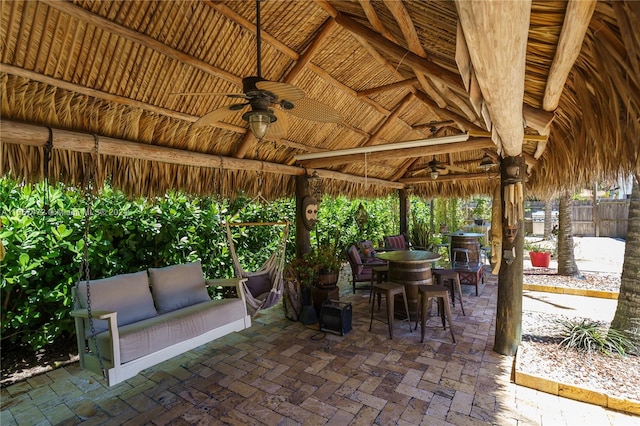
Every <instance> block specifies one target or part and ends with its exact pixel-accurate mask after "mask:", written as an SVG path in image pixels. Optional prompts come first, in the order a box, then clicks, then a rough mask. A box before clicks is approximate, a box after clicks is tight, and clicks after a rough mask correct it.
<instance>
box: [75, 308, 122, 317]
mask: <svg viewBox="0 0 640 426" xmlns="http://www.w3.org/2000/svg"><path fill="white" fill-rule="evenodd" d="M70 314H71V316H72V317H78V318H89V310H88V309H75V310H73V311H71V312H70ZM116 315H118V313H117V312H116V311H101V310H91V318H93V319H99V320H106V319H109V318H110V317H115V316H116Z"/></svg>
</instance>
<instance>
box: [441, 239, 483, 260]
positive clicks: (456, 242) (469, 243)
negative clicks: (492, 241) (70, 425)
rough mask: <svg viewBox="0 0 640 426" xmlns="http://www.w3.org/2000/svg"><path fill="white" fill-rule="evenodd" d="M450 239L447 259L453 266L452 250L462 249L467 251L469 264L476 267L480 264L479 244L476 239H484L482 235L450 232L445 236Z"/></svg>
mask: <svg viewBox="0 0 640 426" xmlns="http://www.w3.org/2000/svg"><path fill="white" fill-rule="evenodd" d="M445 235H446V236H448V237H449V238H450V239H451V243H450V244H449V259H450V261H451V264H452V265H453V249H455V248H462V249H468V250H469V264H470V265H476V264H478V263H480V243H479V242H478V238H480V237H484V234H480V233H477V232H452V233H450V234H445Z"/></svg>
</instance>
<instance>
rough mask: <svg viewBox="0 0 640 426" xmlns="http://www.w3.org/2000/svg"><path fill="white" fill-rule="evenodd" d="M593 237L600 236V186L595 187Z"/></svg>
mask: <svg viewBox="0 0 640 426" xmlns="http://www.w3.org/2000/svg"><path fill="white" fill-rule="evenodd" d="M592 216H593V235H594V236H595V237H599V236H600V211H599V206H598V184H597V183H596V184H595V185H594V187H593V213H592Z"/></svg>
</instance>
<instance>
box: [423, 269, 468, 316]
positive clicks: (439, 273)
mask: <svg viewBox="0 0 640 426" xmlns="http://www.w3.org/2000/svg"><path fill="white" fill-rule="evenodd" d="M431 273H432V274H433V276H434V278H435V279H436V282H437V283H438V284H440V285H443V286H445V287H446V286H447V285H446V284H445V282H446V281H451V287H449V288H450V290H451V304H452V305H453V307H454V308H455V307H456V292H457V293H458V300H460V308H462V315H464V316H466V315H467V314H465V313H464V305H463V304H462V286H461V285H460V274H458V272H456V271H454V270H453V269H432V270H431Z"/></svg>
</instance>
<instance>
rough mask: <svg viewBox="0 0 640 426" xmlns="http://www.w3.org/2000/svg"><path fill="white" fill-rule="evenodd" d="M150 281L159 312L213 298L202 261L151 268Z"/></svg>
mask: <svg viewBox="0 0 640 426" xmlns="http://www.w3.org/2000/svg"><path fill="white" fill-rule="evenodd" d="M149 282H150V283H151V291H152V293H153V298H154V299H155V301H156V308H157V310H158V313H159V314H164V313H166V312H171V311H175V310H176V309H180V308H184V307H186V306H191V305H195V304H197V303H201V302H208V301H210V300H211V297H209V293H208V292H207V287H206V285H205V282H204V275H203V273H202V264H201V263H200V261H197V262H192V263H185V264H181V265H173V266H167V267H166V268H149Z"/></svg>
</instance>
